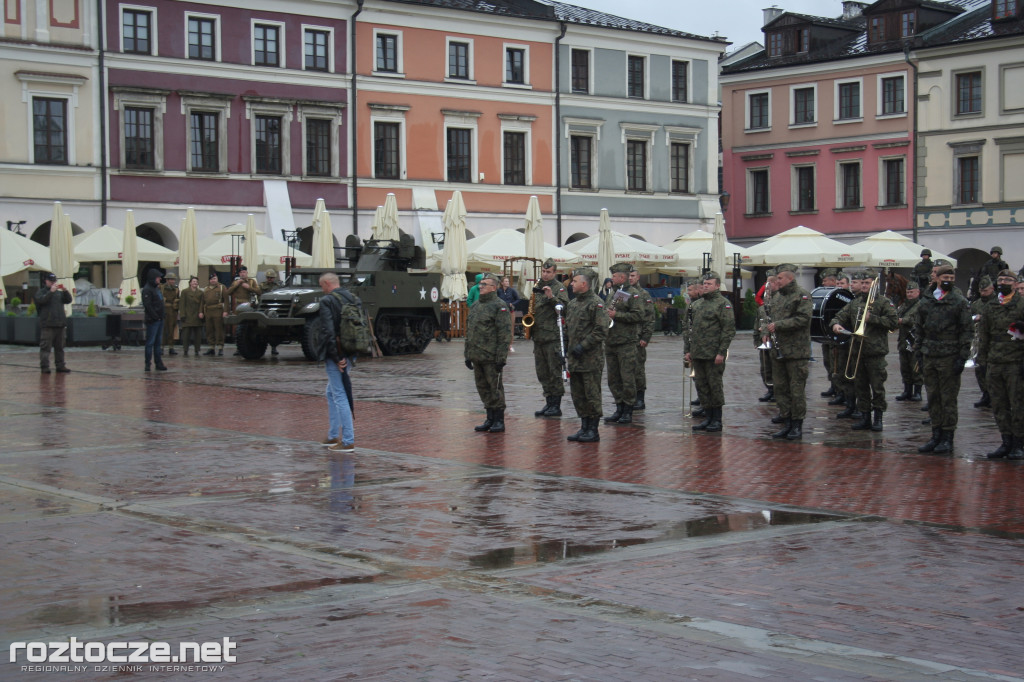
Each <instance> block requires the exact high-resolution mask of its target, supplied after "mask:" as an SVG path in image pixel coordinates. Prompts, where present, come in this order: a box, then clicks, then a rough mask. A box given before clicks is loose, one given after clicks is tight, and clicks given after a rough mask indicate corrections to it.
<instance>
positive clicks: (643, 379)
mask: <svg viewBox="0 0 1024 682" xmlns="http://www.w3.org/2000/svg"><path fill="white" fill-rule="evenodd" d="M636 390H638V391H646V390H647V346H640V345H638V346H637V347H636Z"/></svg>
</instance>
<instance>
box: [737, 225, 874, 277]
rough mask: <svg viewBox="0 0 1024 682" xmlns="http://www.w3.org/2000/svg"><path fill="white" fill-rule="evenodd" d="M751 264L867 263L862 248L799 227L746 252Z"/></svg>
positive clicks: (814, 265)
mask: <svg viewBox="0 0 1024 682" xmlns="http://www.w3.org/2000/svg"><path fill="white" fill-rule="evenodd" d="M747 255H748V256H750V259H751V263H752V264H754V265H780V264H782V263H792V264H793V265H797V266H806V267H823V266H850V265H861V264H863V263H864V262H865V261H866V260H867V254H866V253H864V251H863V249H856V248H854V247H852V246H847V245H846V244H844V243H842V242H840V241H836V240H835V239H830V238H828V237H826V236H825V235H824V234H822V233H821V232H818V231H817V230H812V229H810V228H807V227H803V226H802V225H800V226H797V227H794V228H791V229H788V230H786V231H785V232H781V233H779V234H777V235H775V236H774V237H770V238H768V239H766V240H764V241H763V242H761V243H760V244H755V245H754V246H751V247H750V248H748V249H747Z"/></svg>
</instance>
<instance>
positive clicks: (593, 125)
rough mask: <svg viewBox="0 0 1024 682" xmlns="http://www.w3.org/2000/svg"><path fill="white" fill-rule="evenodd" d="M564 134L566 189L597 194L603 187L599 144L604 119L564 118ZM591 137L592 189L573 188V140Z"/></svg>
mask: <svg viewBox="0 0 1024 682" xmlns="http://www.w3.org/2000/svg"><path fill="white" fill-rule="evenodd" d="M562 125H563V126H564V128H563V131H564V132H563V134H564V136H565V141H566V144H565V156H566V166H565V167H566V188H567V189H568V190H569V191H570V192H596V191H598V188H600V187H601V184H600V175H599V174H598V171H599V170H600V165H599V164H600V159H601V154H600V152H599V143H600V142H601V128H602V127H603V126H604V120H603V119H594V118H573V117H569V116H566V117H563V118H562ZM573 137H589V138H590V139H591V143H590V187H572V186H571V185H572V138H573Z"/></svg>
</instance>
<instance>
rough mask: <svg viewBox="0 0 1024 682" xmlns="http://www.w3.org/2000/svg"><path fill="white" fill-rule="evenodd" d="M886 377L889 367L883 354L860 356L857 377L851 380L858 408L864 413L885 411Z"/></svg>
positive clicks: (887, 376)
mask: <svg viewBox="0 0 1024 682" xmlns="http://www.w3.org/2000/svg"><path fill="white" fill-rule="evenodd" d="M888 378H889V369H888V367H887V366H886V363H885V356H884V355H872V356H870V357H869V356H867V355H862V356H861V358H860V363H859V364H858V365H857V377H856V378H855V379H854V380H853V390H854V392H855V393H856V394H857V409H858V410H860V411H861V412H865V413H866V412H868V411H870V410H882V411H883V412H884V411H885V408H886V407H887V405H886V403H885V380H886V379H888Z"/></svg>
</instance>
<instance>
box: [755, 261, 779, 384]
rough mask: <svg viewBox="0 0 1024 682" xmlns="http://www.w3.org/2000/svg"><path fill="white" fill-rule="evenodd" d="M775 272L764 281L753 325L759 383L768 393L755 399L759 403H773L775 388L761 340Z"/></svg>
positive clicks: (769, 353)
mask: <svg viewBox="0 0 1024 682" xmlns="http://www.w3.org/2000/svg"><path fill="white" fill-rule="evenodd" d="M775 288H776V287H775V270H769V271H768V278H767V280H765V283H764V288H763V289H762V290H761V294H760V296H761V304H760V305H759V306H758V307H757V324H755V325H754V346H755V347H756V348H758V349H759V350H758V353H757V359H758V362H759V363H760V365H761V381H763V382H764V385H765V387H766V388H767V389H768V391H767V392H766V393H765V394H764V395H763V396H761V397H760V398H758V399H757V401H758V402H761V403H773V402H775V387H774V386H773V385H772V356H771V352H772V351H771V349H770V348H768V349H762V348H761V346H762V345H764V344H763V341H762V340H761V339H763V338H764V336H765V334H766V333H767V329H766V327H767V326H768V319H767V315H766V313H765V308H764V304H765V302H766V301H767V300H768V297H769V296H771V295H772V294H773V293H775Z"/></svg>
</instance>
